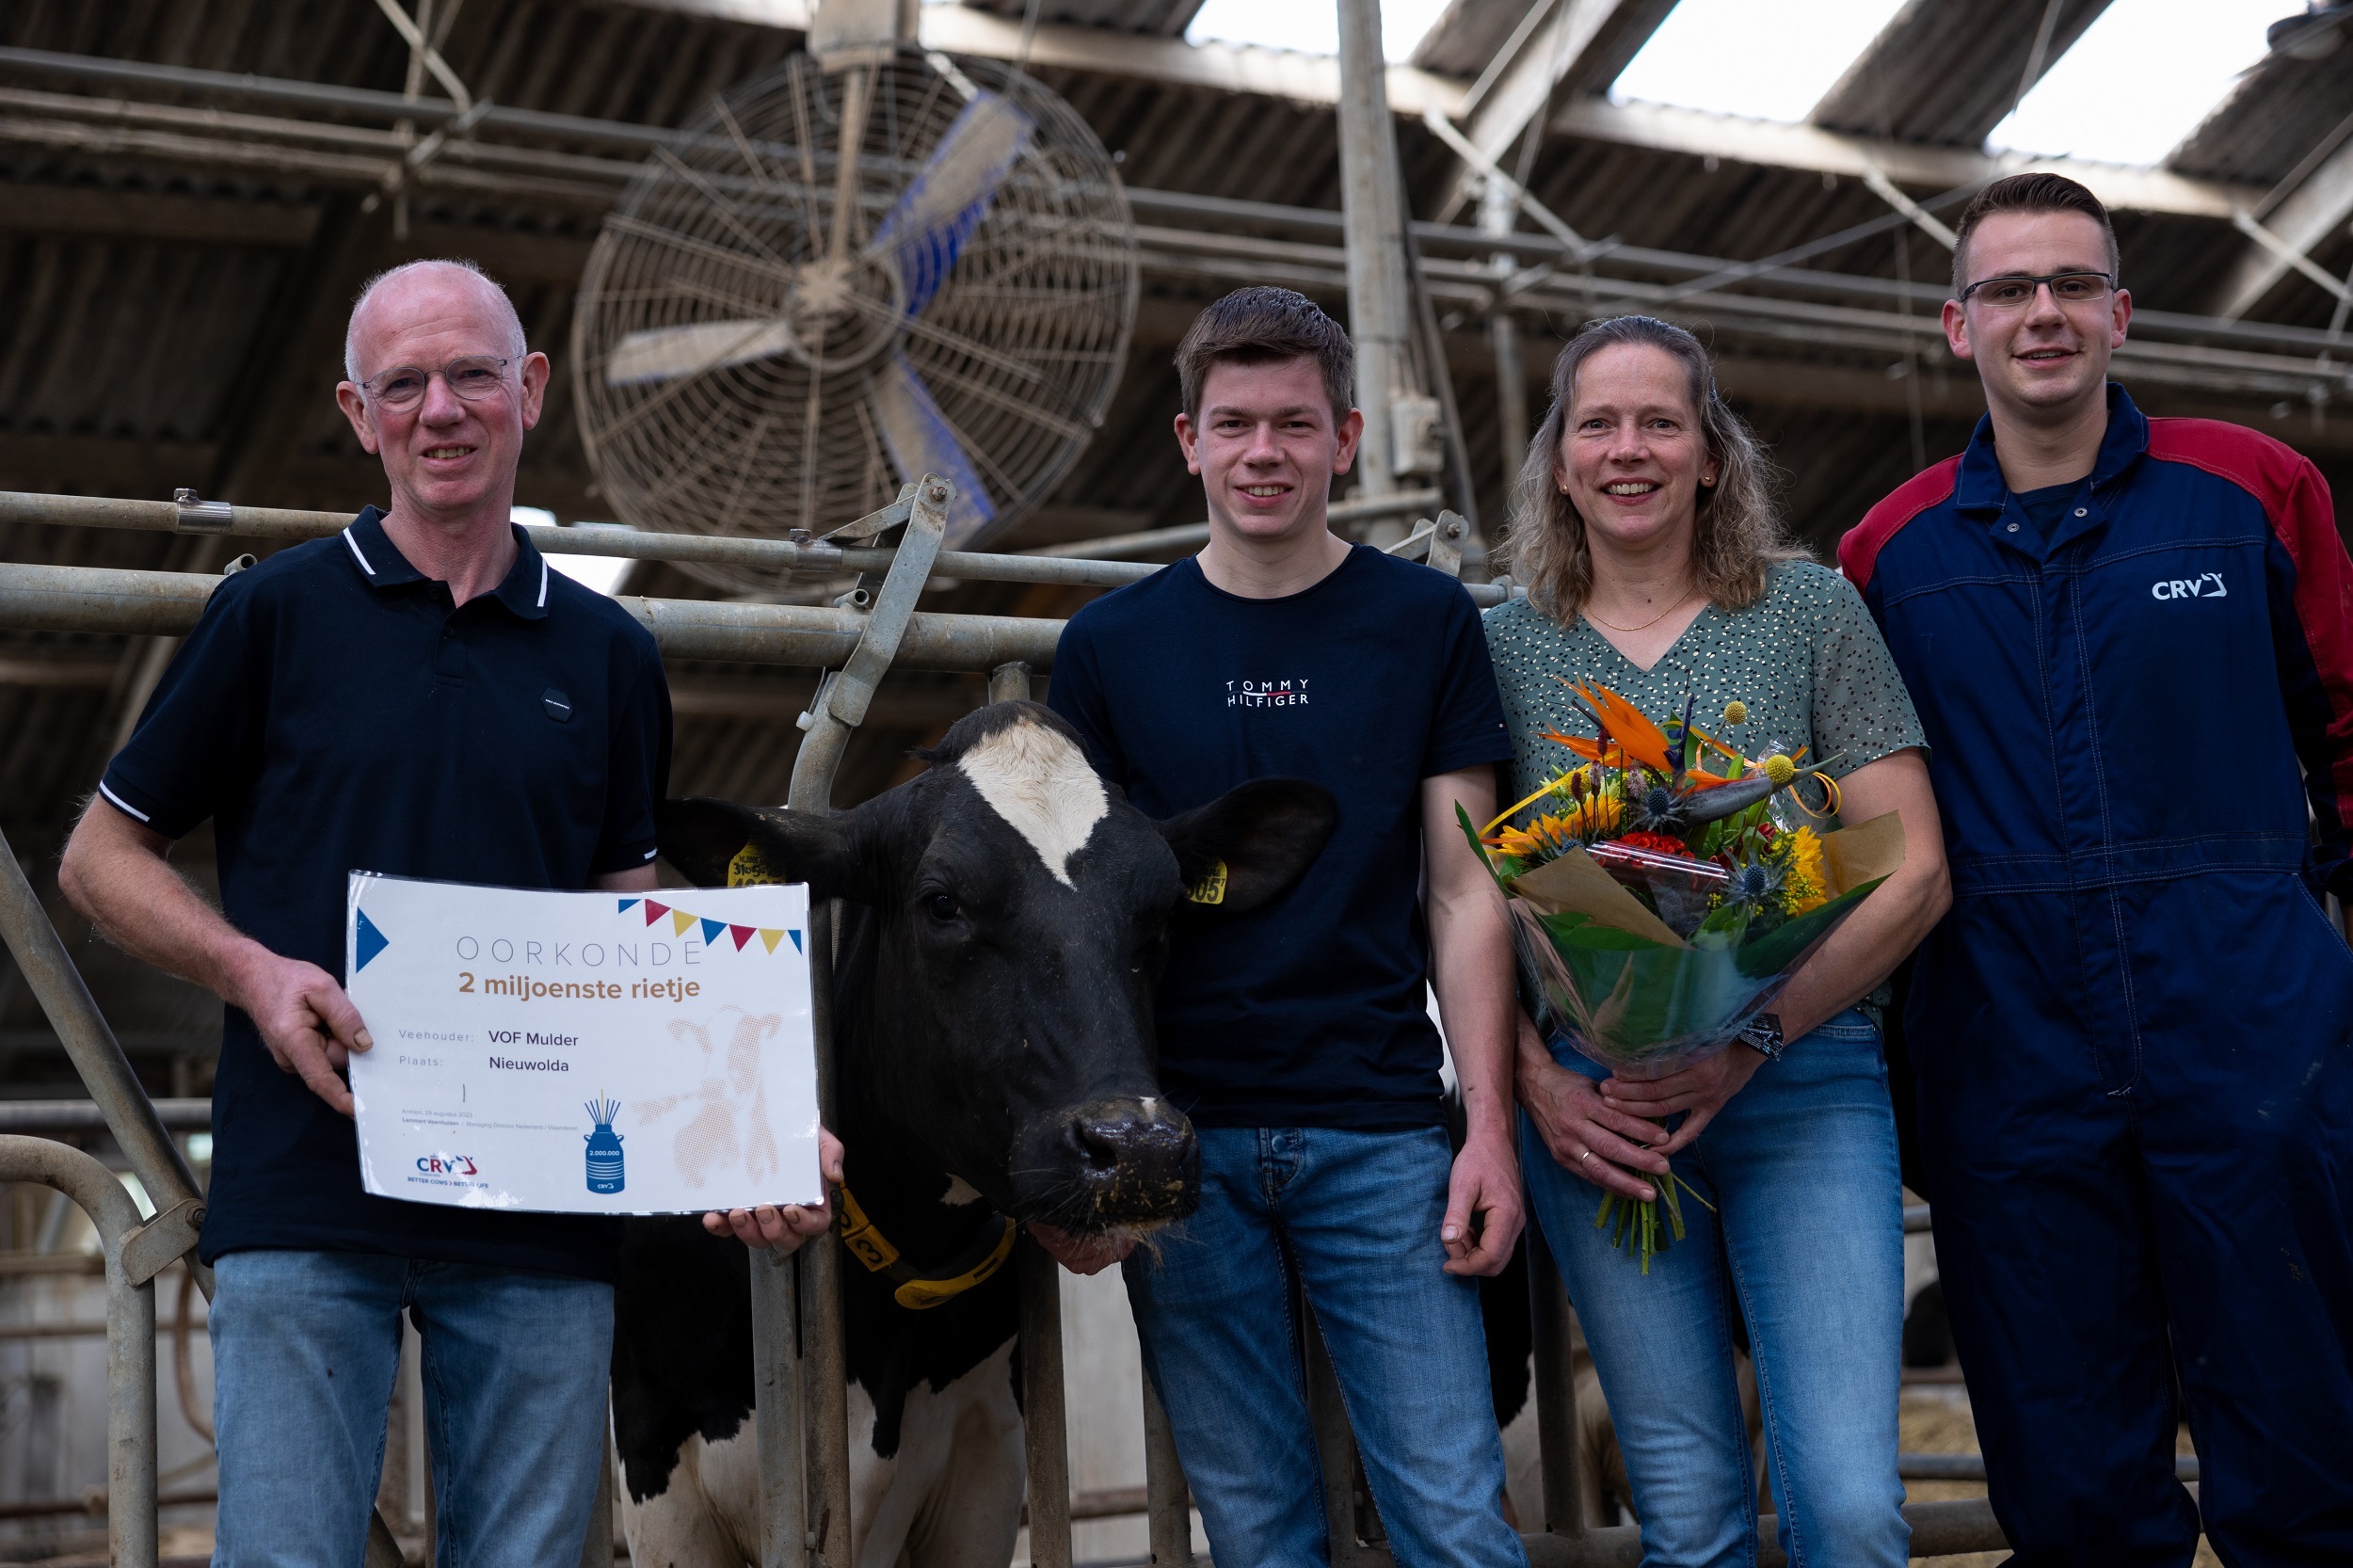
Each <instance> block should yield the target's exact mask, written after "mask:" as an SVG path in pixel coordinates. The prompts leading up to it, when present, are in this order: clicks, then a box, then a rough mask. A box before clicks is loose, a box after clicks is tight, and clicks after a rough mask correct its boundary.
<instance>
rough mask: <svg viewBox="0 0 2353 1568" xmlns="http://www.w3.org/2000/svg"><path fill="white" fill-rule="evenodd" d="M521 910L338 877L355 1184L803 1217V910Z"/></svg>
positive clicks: (510, 899) (516, 1204) (431, 1195)
mask: <svg viewBox="0 0 2353 1568" xmlns="http://www.w3.org/2000/svg"><path fill="white" fill-rule="evenodd" d="M672 896H673V895H672V894H671V893H669V892H666V891H665V892H664V893H663V894H661V895H658V896H648V895H639V896H637V897H630V896H627V895H624V894H619V893H550V892H529V891H524V890H522V889H520V888H472V887H466V886H463V885H460V884H457V883H450V882H415V881H409V880H408V879H405V878H400V877H390V876H376V875H372V874H370V873H367V872H356V873H354V874H353V876H352V878H351V891H350V900H349V904H350V913H349V918H348V920H346V922H345V927H346V929H345V940H346V948H345V952H344V973H345V974H346V975H348V976H349V977H350V981H349V984H348V985H347V987H346V988H347V989H348V991H349V992H350V995H351V1000H352V1002H353V1003H354V1005H356V1006H357V1007H358V1008H359V1009H360V1016H361V1017H362V1018H363V1019H365V1020H366V1022H367V1026H368V1032H369V1033H370V1034H371V1035H372V1036H374V1038H375V1048H374V1049H372V1050H369V1051H366V1052H364V1053H360V1054H355V1055H354V1056H353V1057H352V1059H351V1095H352V1099H353V1100H354V1102H355V1103H356V1105H357V1107H358V1120H359V1124H360V1178H361V1180H362V1181H363V1182H364V1183H365V1184H366V1187H367V1190H368V1191H369V1192H375V1193H378V1194H381V1195H382V1196H385V1197H390V1198H406V1199H408V1200H409V1201H410V1202H413V1203H440V1204H455V1205H460V1206H463V1207H466V1208H517V1209H524V1208H530V1209H547V1210H559V1211H564V1212H568V1213H582V1214H671V1213H689V1212H697V1211H700V1210H704V1209H712V1208H747V1207H750V1206H752V1205H755V1204H767V1203H814V1202H817V1201H818V1200H819V1199H821V1198H822V1197H823V1196H824V1182H823V1179H822V1178H821V1177H820V1176H819V1175H818V1171H817V1072H816V1057H815V1052H814V1048H813V1041H812V1036H811V1034H810V1029H809V1005H808V952H807V948H808V888H805V887H801V886H799V885H790V886H784V885H776V886H764V887H756V888H679V889H677V890H676V893H675V897H676V898H677V900H678V902H677V903H675V904H673V903H671V902H669V900H670V898H671V897H672Z"/></svg>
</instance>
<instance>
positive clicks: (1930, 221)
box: [1863, 168, 1961, 250]
mask: <svg viewBox="0 0 2353 1568" xmlns="http://www.w3.org/2000/svg"><path fill="white" fill-rule="evenodd" d="M1863 183H1864V184H1866V185H1868V186H1870V187H1871V194H1872V195H1874V196H1876V197H1878V198H1879V199H1880V200H1882V201H1884V202H1886V203H1887V204H1888V205H1889V206H1891V207H1893V208H1895V209H1896V210H1897V212H1899V213H1901V214H1903V215H1904V216H1906V217H1908V218H1910V219H1912V221H1913V225H1914V226H1915V227H1917V228H1918V229H1919V231H1920V232H1922V233H1924V234H1926V235H1928V236H1929V238H1930V239H1932V240H1934V241H1935V242H1936V243H1937V244H1939V245H1941V246H1943V247H1944V248H1945V249H1947V250H1950V249H1953V248H1955V247H1957V246H1959V245H1960V244H1961V236H1960V235H1959V234H1956V233H1955V232H1953V231H1952V228H1951V227H1950V226H1949V225H1948V224H1946V223H1945V220H1944V219H1943V218H1941V217H1938V216H1936V215H1935V214H1934V213H1932V212H1929V210H1928V209H1927V208H1926V207H1923V206H1922V205H1920V203H1919V202H1917V201H1914V200H1913V199H1912V198H1911V197H1909V196H1906V195H1905V194H1904V193H1903V192H1902V191H1900V190H1898V189H1897V188H1896V182H1895V181H1893V180H1890V179H1889V178H1888V177H1887V176H1886V175H1885V174H1882V173H1881V172H1880V170H1878V169H1876V168H1867V169H1865V170H1864V171H1863Z"/></svg>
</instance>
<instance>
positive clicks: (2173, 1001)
mask: <svg viewBox="0 0 2353 1568" xmlns="http://www.w3.org/2000/svg"><path fill="white" fill-rule="evenodd" d="M2108 409H2109V412H2108V427H2107V434H2106V438H2105V441H2104V442H2103V444H2102V446H2101V449H2100V456H2099V461H2098V465H2097V467H2096V468H2094V470H2093V471H2092V473H2091V475H2090V477H2089V480H2088V481H2087V483H2086V484H2085V486H2084V488H2083V489H2082V491H2081V492H2080V493H2079V494H2078V495H2077V496H2076V497H2075V499H2074V500H2073V502H2072V503H2071V504H2069V505H2068V507H2067V508H2066V510H2065V512H2064V514H2063V520H2062V522H2061V524H2060V526H2058V527H2057V528H2056V529H2054V530H2053V531H2052V534H2051V536H2050V538H2049V539H2048V541H2047V542H2043V541H2041V540H2039V539H2038V538H2037V534H2036V530H2035V529H2034V527H2033V526H2032V524H2031V523H2030V522H2026V521H2025V513H2024V511H2023V509H2022V508H2021V507H2020V505H2019V503H2018V502H2017V500H2016V498H2015V497H2013V496H2012V495H2011V494H2010V492H2009V489H2008V488H2007V487H2006V486H2005V484H2004V483H2003V479H2002V473H2001V470H2000V468H1999V466H1998V465H1997V464H1996V462H1995V460H1994V455H1993V427H1992V423H1991V421H1990V420H1989V421H1985V422H1981V423H1980V424H1979V425H1978V427H1977V435H1976V438H1975V439H1974V440H1972V441H1971V442H1970V444H1969V447H1968V449H1967V450H1966V451H1965V452H1964V453H1962V455H1961V456H1959V457H1957V458H1954V459H1952V460H1950V461H1947V462H1945V463H1943V464H1940V465H1938V466H1937V467H1936V468H1933V469H1931V470H1929V472H1926V473H1923V474H1921V475H1919V476H1918V477H1917V478H1915V479H1913V481H1911V482H1910V483H1909V484H1907V485H1906V486H1905V487H1904V488H1901V489H1899V490H1897V492H1896V493H1895V494H1894V495H1892V496H1890V497H1888V499H1887V500H1885V501H1884V502H1881V504H1880V505H1879V506H1878V507H1876V508H1875V509H1874V510H1873V511H1872V513H1871V514H1870V516H1869V517H1867V518H1866V519H1865V520H1864V521H1863V523H1862V524H1861V525H1859V526H1858V527H1857V528H1856V529H1855V530H1854V531H1853V532H1852V533H1850V534H1849V536H1847V538H1846V539H1845V540H1844V541H1843V542H1842V544H1841V546H1840V550H1839V558H1840V563H1841V565H1842V566H1843V567H1844V568H1845V569H1846V571H1847V574H1848V576H1849V578H1850V579H1852V580H1853V582H1854V583H1855V585H1856V586H1857V587H1859V588H1860V589H1862V591H1863V594H1864V598H1865V602H1867V603H1868V604H1869V606H1870V608H1871V612H1872V614H1873V615H1874V616H1876V617H1877V618H1878V620H1879V623H1880V626H1881V630H1882V631H1883V632H1885V634H1886V637H1887V644H1888V647H1889V648H1890V649H1891V650H1892V651H1893V652H1894V654H1895V656H1896V662H1897V666H1898V667H1899V668H1900V669H1901V671H1902V673H1903V677H1904V680H1905V682H1906V684H1907V685H1908V686H1909V687H1910V688H1911V692H1912V697H1913V702H1914V703H1915V704H1916V705H1917V706H1918V708H1919V712H1920V717H1921V720H1922V722H1923V724H1924V725H1925V726H1926V728H1927V732H1928V737H1929V744H1930V745H1931V746H1932V748H1933V752H1932V757H1931V760H1930V764H1929V771H1930V775H1931V776H1932V778H1933V780H1934V783H1935V786H1936V794H1937V802H1938V805H1939V807H1940V808H1941V809H1942V811H1943V813H1944V823H1945V843H1946V850H1947V853H1948V855H1949V856H1950V860H1951V866H1952V877H1953V894H1954V899H1953V907H1952V912H1951V913H1950V914H1949V915H1947V916H1946V917H1945V920H1944V921H1943V922H1942V923H1941V924H1940V925H1939V926H1938V927H1937V928H1936V930H1935V932H1934V933H1933V934H1932V935H1931V936H1929V939H1928V941H1927V942H1926V944H1924V946H1923V947H1922V949H1921V951H1920V958H1919V965H1918V968H1917V972H1916V975H1915V978H1914V981H1913V993H1912V1001H1911V1006H1910V1010H1909V1012H1908V1014H1907V1016H1906V1018H1905V1031H1906V1038H1907V1039H1908V1041H1909V1043H1910V1048H1911V1050H1912V1052H1913V1062H1914V1066H1915V1070H1916V1072H1917V1075H1918V1080H1919V1112H1920V1130H1921V1144H1922V1154H1923V1157H1924V1164H1925V1171H1926V1176H1927V1179H1928V1180H1929V1183H1930V1192H1929V1197H1930V1199H1931V1201H1932V1204H1933V1207H1934V1214H1935V1224H1936V1246H1937V1257H1938V1261H1939V1264H1940V1267H1941V1269H1942V1272H1943V1277H1944V1282H1945V1295H1946V1300H1947V1303H1948V1304H1949V1306H1950V1309H1951V1315H1952V1323H1953V1333H1954V1337H1955V1339H1956V1341H1957V1343H1958V1345H1959V1348H1960V1351H1961V1364H1962V1367H1963V1369H1964V1370H1965V1372H1966V1374H1967V1377H1968V1383H1969V1391H1970V1400H1971V1406H1972V1409H1973V1411H1974V1413H1975V1415H1976V1418H1977V1432H1978V1435H1979V1437H1980V1438H1981V1439H1982V1441H1983V1444H1984V1448H1985V1454H1986V1465H1987V1474H1988V1479H1989V1480H1990V1482H1991V1492H1992V1496H1993V1510H1994V1513H1995V1515H1996V1516H1997V1517H1998V1518H1999V1519H2000V1521H2001V1524H2002V1528H2003V1529H2004V1530H2005V1531H2007V1532H2008V1534H2009V1539H2010V1541H2011V1543H2012V1544H2014V1545H2015V1546H2016V1548H2017V1554H2018V1555H2017V1556H2015V1557H2014V1558H2012V1559H2011V1561H2012V1562H2013V1563H2016V1564H2019V1565H2021V1568H2041V1565H2044V1564H2050V1565H2054V1568H2056V1565H2058V1564H2068V1565H2070V1568H2076V1565H2085V1564H2109V1563H2114V1564H2125V1563H2131V1564H2186V1563H2187V1562H2188V1561H2189V1560H2190V1558H2191V1554H2192V1550H2193V1548H2194V1545H2195V1543H2196V1538H2197V1534H2198V1529H2199V1512H2200V1506H2202V1509H2203V1512H2204V1525H2205V1528H2206V1530H2207V1532H2208V1534H2209V1536H2210V1538H2211V1539H2212V1541H2213V1543H2214V1544H2215V1546H2216V1548H2217V1552H2218V1553H2219V1554H2220V1556H2221V1557H2222V1559H2223V1560H2224V1561H2225V1562H2228V1563H2232V1564H2233V1565H2239V1564H2245V1565H2255V1564H2285V1563H2297V1564H2305V1563H2310V1564H2320V1563H2331V1564H2339V1565H2343V1564H2347V1563H2353V1234H2349V1233H2348V1226H2347V1210H2348V1200H2349V1199H2353V952H2348V951H2347V948H2346V945H2345V939H2344V938H2343V937H2342V936H2340V935H2339V934H2338V933H2337V932H2336V931H2335V930H2334V929H2332V928H2331V926H2330V925H2329V921H2328V920H2327V919H2326V917H2325V915H2324V913H2323V906H2322V904H2321V902H2320V899H2321V895H2322V893H2323V892H2324V890H2333V891H2335V892H2337V893H2339V894H2340V895H2341V896H2342V895H2345V894H2347V893H2353V865H2348V862H2347V858H2346V856H2347V842H2348V840H2347V833H2346V809H2347V808H2348V807H2353V563H2348V561H2347V559H2346V555H2345V546H2344V544H2343V543H2342V542H2341V540H2340V539H2339V537H2338V535H2337V529H2336V523H2335V519H2334V516H2333V514H2332V511H2331V508H2330V504H2329V491H2328V487H2327V485H2326V484H2325V483H2324V482H2323V480H2322V479H2321V477H2320V475H2319V473H2318V472H2316V471H2315V470H2314V469H2313V465H2312V464H2311V463H2310V462H2308V461H2306V460H2305V459H2304V458H2302V457H2300V456H2297V455H2296V454H2295V453H2294V452H2292V451H2290V450H2289V449H2288V448H2287V447H2285V446H2282V445H2281V444H2280V443H2279V442H2278V441H2275V440H2271V439H2270V438H2268V437H2266V436H2263V435H2260V434H2258V433H2256V432H2254V431H2251V430H2246V429H2242V428H2240V427H2238V426H2236V425H2231V424H2218V423H2215V422H2212V421H2205V420H2173V419H2161V420H2150V419H2147V418H2144V417H2143V416H2142V415H2141V413H2140V411H2139V410H2138V409H2137V408H2134V407H2133V404H2132V400H2131V399H2130V398H2128V397H2127V396H2125V395H2124V392H2123V389H2122V388H2121V387H2116V386H2111V387H2110V388H2109V389H2108ZM2022 523H2023V524H2024V526H2021V524H2022ZM2299 760H2300V762H2301V765H2302V776H2301V777H2299V774H2298V763H2299ZM2308 801H2309V805H2310V809H2309V811H2308V808H2307V803H2308ZM2169 1358H2170V1359H2171V1361H2172V1363H2173V1367H2174V1368H2177V1369H2178V1371H2179V1375H2180V1383H2181V1387H2182V1390H2183V1391H2184V1393H2185V1395H2186V1400H2187V1415H2188V1420H2189V1425H2190V1432H2191V1434H2192V1437H2193V1439H2194V1440H2195V1442H2196V1445H2197V1449H2198V1454H2199V1459H2200V1462H2201V1479H2202V1486H2201V1497H2200V1504H2199V1505H2193V1503H2192V1502H2191V1499H2190V1498H2189V1496H2187V1494H2186V1493H2185V1492H2184V1490H2183V1489H2182V1487H2181V1486H2180V1485H2179V1484H2178V1483H2177V1482H2176V1481H2175V1480H2174V1479H2173V1444H2174V1430H2175V1425H2176V1421H2177V1418H2178V1417H2177V1407H2176V1403H2175V1397H2174V1385H2173V1377H2172V1372H2171V1370H2169V1367H2168V1360H2169Z"/></svg>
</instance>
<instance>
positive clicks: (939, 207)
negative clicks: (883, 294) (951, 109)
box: [869, 91, 1037, 315]
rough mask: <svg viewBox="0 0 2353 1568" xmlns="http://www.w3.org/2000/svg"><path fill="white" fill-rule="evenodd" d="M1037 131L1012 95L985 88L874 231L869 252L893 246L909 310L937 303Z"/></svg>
mask: <svg viewBox="0 0 2353 1568" xmlns="http://www.w3.org/2000/svg"><path fill="white" fill-rule="evenodd" d="M1036 130H1037V121H1035V120H1032V119H1031V118H1030V117H1029V115H1028V114H1026V113H1025V112H1023V111H1022V109H1021V108H1020V107H1019V106H1017V105H1016V104H1015V103H1014V102H1013V101H1012V100H1011V99H1009V98H1007V97H1006V96H1005V95H1004V94H1002V93H999V92H987V91H983V92H981V93H980V94H978V95H977V96H975V97H974V98H973V100H972V101H971V102H970V103H968V104H966V105H965V106H964V108H963V109H962V111H960V112H959V113H958V114H957V116H956V118H955V120H954V122H953V123H952V124H951V125H950V126H949V127H948V133H947V135H945V136H941V137H940V138H939V145H938V146H936V147H935V148H933V149H932V154H931V156H930V157H928V158H926V159H924V160H923V167H922V168H919V169H917V170H916V171H915V177H914V178H913V179H911V180H909V181H908V182H907V184H906V188H905V189H904V190H902V191H901V192H900V193H899V200H897V201H896V202H894V203H892V205H891V208H890V211H888V212H887V213H885V214H884V215H883V220H882V222H881V223H880V224H878V225H876V227H875V229H874V239H873V243H872V245H871V246H870V247H869V250H870V252H871V253H872V254H875V255H881V254H884V253H886V252H890V251H896V252H897V260H898V264H899V276H900V278H901V280H903V281H904V284H905V293H906V304H905V310H906V313H907V314H909V315H914V314H915V313H917V312H920V311H921V310H922V309H923V307H924V306H926V305H928V304H930V303H931V302H932V296H934V295H936V294H937V293H938V292H939V288H940V285H941V284H942V283H945V282H946V281H947V280H948V274H949V273H950V272H951V271H952V269H953V268H954V266H955V264H956V256H957V254H958V252H960V251H962V250H963V248H964V245H965V242H966V241H967V240H968V239H970V238H971V237H972V232H973V231H974V230H975V229H978V228H979V227H980V226H981V219H982V218H984V217H985V216H988V204H989V202H990V201H991V200H994V199H995V197H996V195H997V188H998V187H999V186H1000V185H1002V184H1004V183H1005V177H1006V176H1007V175H1009V174H1011V173H1012V172H1013V166H1014V163H1015V161H1016V159H1018V158H1019V157H1020V156H1021V150H1022V149H1023V148H1025V147H1027V146H1028V145H1029V142H1030V137H1031V136H1032V135H1033V134H1034V133H1035V132H1036Z"/></svg>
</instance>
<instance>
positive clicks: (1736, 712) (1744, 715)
mask: <svg viewBox="0 0 2353 1568" xmlns="http://www.w3.org/2000/svg"><path fill="white" fill-rule="evenodd" d="M1724 722H1725V723H1726V724H1746V723H1748V722H1749V705H1748V704H1747V703H1745V702H1743V701H1741V700H1740V699H1739V698H1738V697H1737V696H1736V697H1734V698H1733V699H1732V700H1731V701H1730V702H1727V703H1725V704H1724Z"/></svg>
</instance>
